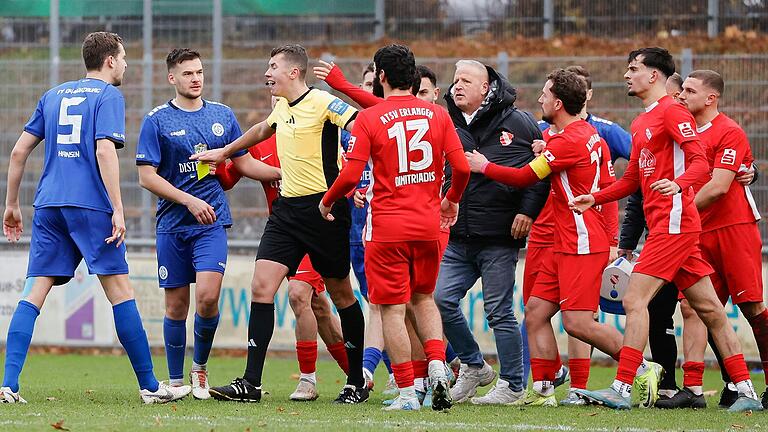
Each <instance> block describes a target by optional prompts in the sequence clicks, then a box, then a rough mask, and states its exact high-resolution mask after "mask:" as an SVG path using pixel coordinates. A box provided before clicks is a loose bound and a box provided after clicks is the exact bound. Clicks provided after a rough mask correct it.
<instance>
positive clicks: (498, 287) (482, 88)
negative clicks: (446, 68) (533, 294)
mask: <svg viewBox="0 0 768 432" xmlns="http://www.w3.org/2000/svg"><path fill="white" fill-rule="evenodd" d="M515 98H516V91H515V89H514V88H513V87H512V86H511V85H510V84H509V82H508V81H507V80H506V78H504V77H503V76H502V75H500V74H499V73H497V72H496V71H495V70H493V68H491V67H488V66H485V65H483V64H482V63H479V62H477V61H474V60H460V61H459V62H458V63H456V73H455V75H454V84H453V85H452V86H451V88H450V89H449V91H448V93H447V94H446V96H445V99H446V101H447V103H448V111H449V113H450V114H451V118H452V119H453V123H454V125H455V126H456V128H457V132H458V133H459V137H460V138H461V140H462V144H463V145H464V150H466V151H470V152H471V151H473V150H477V151H478V152H480V153H482V154H484V155H485V157H487V158H488V160H490V161H492V162H494V163H497V164H500V165H505V166H511V167H523V166H525V165H526V164H527V163H528V162H530V161H531V160H533V157H534V156H533V152H532V150H531V143H532V142H533V140H534V139H541V132H540V131H539V129H538V127H537V126H536V122H535V121H534V119H533V116H531V114H529V113H526V112H524V111H520V110H518V109H517V108H516V107H515V105H514V102H515ZM449 185H450V172H449V171H446V182H445V187H446V188H447V187H448V186H449ZM548 194H549V183H548V182H540V183H537V184H536V185H535V186H533V187H531V188H528V189H523V190H520V189H516V188H513V187H509V186H506V185H502V184H500V183H497V182H494V181H492V180H489V179H488V178H487V177H485V176H483V175H482V174H472V177H471V178H470V180H469V184H468V185H467V188H466V190H465V193H464V196H463V197H462V199H461V202H460V203H459V216H458V221H457V222H456V224H455V225H454V226H453V227H452V228H451V235H450V241H449V242H448V247H447V248H446V251H445V254H444V256H443V261H442V263H441V266H440V276H439V278H438V281H437V288H436V290H435V301H436V303H437V305H438V308H439V309H440V313H441V316H442V319H443V326H444V332H445V335H446V337H447V338H448V341H449V342H450V343H451V345H452V346H453V348H454V350H455V351H456V353H457V354H458V355H459V358H460V359H461V363H462V368H461V372H460V374H459V378H458V380H457V382H456V385H455V386H454V387H453V388H452V389H451V396H452V397H453V400H454V402H456V403H460V402H464V401H466V400H467V399H469V398H470V397H472V396H474V395H475V393H476V391H477V387H478V386H485V385H488V384H490V383H491V382H492V381H493V379H494V378H495V375H496V374H495V372H494V371H493V369H491V367H490V366H489V365H488V364H487V363H485V361H484V360H483V356H482V354H481V353H480V348H479V346H478V345H477V342H476V341H475V338H474V337H473V336H472V332H471V331H470V329H469V326H468V325H467V321H466V319H465V317H464V314H463V313H462V311H461V308H460V307H459V302H460V300H461V299H462V298H464V296H465V295H466V293H467V291H468V290H469V289H470V288H471V287H472V286H473V285H474V284H475V282H477V279H478V278H482V281H483V300H484V308H485V314H486V318H487V320H488V324H489V326H490V327H491V329H493V333H494V336H495V338H496V349H497V352H498V358H499V364H500V378H499V380H498V382H497V383H496V386H495V387H494V388H493V389H492V390H491V391H490V392H488V394H487V395H485V396H483V397H475V398H472V402H473V403H475V404H511V403H514V402H516V401H517V400H519V399H522V398H523V396H524V388H525V383H523V367H522V339H521V336H520V328H519V327H518V324H517V321H516V319H515V315H514V313H513V309H512V293H513V290H514V283H515V266H516V264H517V255H518V250H519V249H520V248H521V247H524V246H525V237H526V235H527V234H528V232H529V231H530V228H531V224H532V223H533V220H534V219H535V218H536V217H537V216H538V214H539V212H540V211H541V209H542V207H543V206H544V203H545V202H546V200H547V196H548Z"/></svg>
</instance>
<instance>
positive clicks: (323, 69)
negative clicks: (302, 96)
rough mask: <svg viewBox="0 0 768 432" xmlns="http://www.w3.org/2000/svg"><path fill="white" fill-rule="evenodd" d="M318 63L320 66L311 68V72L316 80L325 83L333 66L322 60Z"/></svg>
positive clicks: (331, 63)
mask: <svg viewBox="0 0 768 432" xmlns="http://www.w3.org/2000/svg"><path fill="white" fill-rule="evenodd" d="M318 63H320V66H315V67H313V68H312V72H314V74H315V77H316V78H317V79H319V80H323V81H325V79H326V78H328V74H329V73H331V69H333V67H334V66H335V64H334V63H333V62H330V63H328V62H325V61H322V60H318Z"/></svg>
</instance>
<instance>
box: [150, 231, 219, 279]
mask: <svg viewBox="0 0 768 432" xmlns="http://www.w3.org/2000/svg"><path fill="white" fill-rule="evenodd" d="M157 266H158V267H157V277H158V279H159V281H160V288H178V287H182V286H186V285H189V284H191V283H193V282H195V279H196V276H197V273H198V272H204V271H212V272H217V273H221V274H224V269H225V268H226V267H227V231H226V229H225V228H224V227H223V226H220V225H217V226H213V227H206V228H203V229H190V230H187V231H178V232H171V233H157Z"/></svg>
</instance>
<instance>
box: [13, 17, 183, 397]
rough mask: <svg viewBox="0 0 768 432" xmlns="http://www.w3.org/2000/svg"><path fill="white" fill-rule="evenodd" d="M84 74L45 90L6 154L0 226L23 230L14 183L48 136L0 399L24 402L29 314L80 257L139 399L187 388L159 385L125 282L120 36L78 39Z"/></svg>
mask: <svg viewBox="0 0 768 432" xmlns="http://www.w3.org/2000/svg"><path fill="white" fill-rule="evenodd" d="M82 52H83V60H84V61H85V68H86V70H87V73H86V76H85V78H84V79H81V80H77V81H70V82H66V83H64V84H61V85H59V86H57V87H54V88H52V89H50V90H48V91H47V92H46V93H45V94H44V95H43V96H42V97H41V98H40V101H39V102H38V104H37V108H36V109H35V112H34V113H33V114H32V117H31V118H30V119H29V122H27V124H26V125H25V126H24V132H22V134H21V136H20V137H19V139H18V141H16V145H15V146H14V147H13V151H12V152H11V160H10V166H9V168H8V190H7V195H6V208H5V212H4V214H3V233H4V234H5V236H6V238H7V239H8V240H9V241H11V242H16V241H18V240H19V238H20V237H21V234H22V232H23V224H22V217H21V210H20V207H19V185H20V184H21V178H22V176H23V174H24V168H25V165H26V162H27V158H28V157H29V155H30V154H31V153H32V151H33V150H34V149H35V147H37V145H38V144H39V143H40V142H41V141H43V140H44V141H45V161H44V164H43V171H42V175H41V177H40V183H39V184H38V187H37V193H36V195H35V202H34V207H35V213H34V216H33V218H32V240H31V242H30V251H29V264H28V268H27V277H34V278H35V280H34V282H33V284H32V286H31V289H29V290H28V291H25V293H24V298H23V299H22V300H21V301H19V304H18V306H17V308H16V311H15V312H14V314H13V318H12V319H11V324H10V327H9V328H8V342H7V346H6V356H5V374H4V376H3V384H2V388H0V402H6V403H25V402H26V401H25V400H24V399H23V398H22V397H21V396H19V375H20V374H21V369H22V367H23V366H24V360H25V359H26V356H27V351H28V350H29V344H30V341H31V339H32V332H33V330H34V326H35V320H36V319H37V316H38V315H39V314H40V308H41V307H42V306H43V303H44V302H45V298H46V297H47V295H48V293H49V292H50V290H51V288H52V287H53V286H54V285H62V284H64V283H66V282H67V281H69V280H70V279H71V278H72V277H73V276H74V272H75V269H76V268H77V266H78V265H79V264H80V261H81V260H82V259H83V258H85V263H86V265H87V266H88V272H89V273H91V274H96V275H98V277H99V280H100V282H101V285H102V287H103V288H104V293H105V294H106V296H107V299H108V300H109V302H110V303H111V304H112V309H113V313H114V319H115V330H116V331H117V337H118V339H119V340H120V343H121V344H122V345H123V347H124V348H125V351H126V352H127V354H128V358H129V360H130V362H131V365H132V366H133V370H134V372H135V373H136V377H137V378H138V381H139V389H140V395H141V399H142V400H143V401H144V403H148V404H150V403H163V402H169V401H172V400H176V399H180V398H182V397H184V396H186V395H187V394H189V392H190V390H191V389H190V387H189V386H181V387H171V386H169V385H167V384H165V383H159V382H158V381H157V379H156V378H155V375H154V373H153V371H152V357H151V356H150V351H149V343H148V342H147V335H146V333H145V332H144V327H143V326H142V323H141V316H140V315H139V310H138V309H137V308H136V301H135V300H134V292H133V287H131V284H130V282H129V280H128V262H127V261H126V249H125V245H124V244H123V241H124V239H125V220H124V216H123V202H122V198H121V196H120V170H119V164H118V160H117V152H116V150H117V149H119V148H122V147H123V146H124V144H125V101H124V100H123V95H122V94H121V93H120V91H119V90H118V89H117V88H116V87H117V86H119V85H120V84H121V83H122V80H123V74H124V73H125V68H126V66H127V64H126V61H125V49H124V48H123V44H122V39H121V38H120V36H118V35H116V34H114V33H107V32H97V33H91V34H89V35H88V36H87V37H86V38H85V41H84V42H83V50H82Z"/></svg>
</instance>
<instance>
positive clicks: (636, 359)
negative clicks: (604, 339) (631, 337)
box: [616, 345, 643, 385]
mask: <svg viewBox="0 0 768 432" xmlns="http://www.w3.org/2000/svg"><path fill="white" fill-rule="evenodd" d="M642 362H643V353H642V352H640V351H638V350H636V349H634V348H632V347H630V346H626V345H625V346H623V347H622V348H621V354H620V355H619V368H618V370H617V371H616V379H617V380H619V381H621V382H623V383H624V384H629V385H632V383H634V382H635V375H637V368H638V367H640V363H642Z"/></svg>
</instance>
